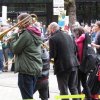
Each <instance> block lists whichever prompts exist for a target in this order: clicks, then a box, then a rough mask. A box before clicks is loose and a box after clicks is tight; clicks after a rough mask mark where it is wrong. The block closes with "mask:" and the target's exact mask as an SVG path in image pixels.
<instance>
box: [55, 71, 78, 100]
mask: <svg viewBox="0 0 100 100" xmlns="http://www.w3.org/2000/svg"><path fill="white" fill-rule="evenodd" d="M57 81H58V87H59V90H60V95H68V89H69V91H70V93H71V94H78V90H77V84H78V76H77V70H75V71H69V72H62V73H60V74H58V75H57ZM64 100H69V99H64ZM73 100H79V99H73Z"/></svg>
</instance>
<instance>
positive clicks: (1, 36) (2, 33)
mask: <svg viewBox="0 0 100 100" xmlns="http://www.w3.org/2000/svg"><path fill="white" fill-rule="evenodd" d="M29 18H30V16H27V17H26V18H24V19H23V20H21V21H20V22H18V23H17V24H16V25H14V26H12V27H11V28H9V29H7V30H5V31H3V32H0V40H2V38H3V37H4V35H6V34H7V33H8V32H9V31H11V30H12V29H14V28H15V27H17V26H19V25H20V26H21V25H24V24H25V23H27V20H29Z"/></svg>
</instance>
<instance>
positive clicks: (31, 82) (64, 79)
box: [0, 13, 100, 100]
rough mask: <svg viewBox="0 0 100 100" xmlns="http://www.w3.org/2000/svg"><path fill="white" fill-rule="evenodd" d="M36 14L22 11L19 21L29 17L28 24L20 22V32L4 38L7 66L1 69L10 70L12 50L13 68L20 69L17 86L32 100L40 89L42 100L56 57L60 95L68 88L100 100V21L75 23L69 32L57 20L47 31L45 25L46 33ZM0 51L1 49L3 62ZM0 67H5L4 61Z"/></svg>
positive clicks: (46, 97)
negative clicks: (89, 23)
mask: <svg viewBox="0 0 100 100" xmlns="http://www.w3.org/2000/svg"><path fill="white" fill-rule="evenodd" d="M27 17H28V18H27ZM33 17H34V16H32V15H31V14H27V13H22V14H20V15H19V16H18V22H20V21H22V20H24V19H25V18H27V19H26V20H25V23H22V24H19V25H18V29H17V31H15V30H14V31H13V32H11V37H10V38H7V39H6V37H7V36H5V37H4V40H2V41H1V46H2V48H3V54H4V58H5V62H6V64H5V66H4V68H2V67H0V68H1V70H3V71H8V64H9V63H8V52H9V50H10V55H11V54H12V58H14V63H13V67H14V69H13V70H14V72H15V73H17V72H18V86H19V89H20V92H21V95H22V98H23V99H24V100H25V99H26V100H27V99H30V100H32V99H33V94H34V93H35V92H36V91H37V90H38V91H39V94H40V98H41V100H48V98H49V96H50V93H49V69H50V61H51V60H52V59H53V69H54V74H55V75H56V78H57V83H58V88H59V91H60V95H68V94H69V92H68V89H69V91H70V93H71V94H74V95H75V94H85V100H98V94H99V93H100V75H99V72H100V67H99V65H100V63H99V62H100V57H99V56H100V39H99V38H100V21H97V22H96V23H94V24H93V25H91V26H88V25H85V26H81V25H73V29H72V30H71V34H69V33H68V30H67V31H64V30H62V29H61V27H60V26H59V25H58V24H57V23H56V22H51V23H50V24H49V25H48V28H47V30H46V28H45V26H44V28H45V32H43V30H44V28H43V27H42V30H41V27H39V26H40V24H39V23H38V22H36V20H34V18H33ZM38 25H39V26H38ZM46 42H47V43H46ZM45 43H46V44H45ZM47 44H48V46H47ZM48 47H49V51H48ZM8 48H9V50H8ZM88 50H90V51H89V53H88ZM91 50H92V52H91ZM1 54H2V50H1V49H0V62H1V63H2V62H3V58H2V57H1ZM0 66H3V63H2V64H0ZM82 87H83V88H82ZM64 100H68V99H64ZM73 100H79V99H73Z"/></svg>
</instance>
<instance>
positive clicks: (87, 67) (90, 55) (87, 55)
mask: <svg viewBox="0 0 100 100" xmlns="http://www.w3.org/2000/svg"><path fill="white" fill-rule="evenodd" d="M96 61H97V55H96V53H95V51H94V49H93V48H92V47H91V37H90V36H89V34H88V33H86V34H85V41H84V47H83V58H82V64H81V67H80V70H81V71H83V72H85V73H90V72H92V71H93V70H94V69H95V68H96Z"/></svg>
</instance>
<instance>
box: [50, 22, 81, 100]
mask: <svg viewBox="0 0 100 100" xmlns="http://www.w3.org/2000/svg"><path fill="white" fill-rule="evenodd" d="M49 31H50V33H51V38H50V40H49V46H50V59H52V58H54V66H53V67H54V74H56V76H57V81H58V87H59V90H60V94H61V95H66V94H68V88H69V90H70V92H71V94H78V91H77V81H78V80H77V66H78V65H79V63H78V60H77V57H76V55H75V49H74V47H75V46H74V42H73V39H72V38H71V36H70V35H68V34H67V33H65V32H62V31H60V30H59V26H58V24H57V23H56V22H52V23H51V24H50V25H49ZM64 100H65V99H64ZM66 100H68V99H66ZM74 100H78V99H74Z"/></svg>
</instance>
